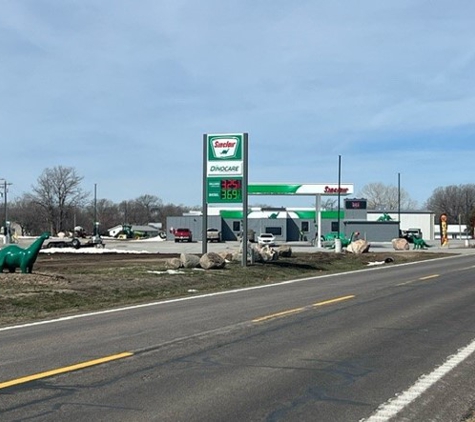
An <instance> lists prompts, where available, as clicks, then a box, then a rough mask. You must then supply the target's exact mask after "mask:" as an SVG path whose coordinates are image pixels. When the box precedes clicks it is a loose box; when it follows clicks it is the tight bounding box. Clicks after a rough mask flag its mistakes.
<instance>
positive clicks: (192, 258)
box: [180, 253, 200, 268]
mask: <svg viewBox="0 0 475 422" xmlns="http://www.w3.org/2000/svg"><path fill="white" fill-rule="evenodd" d="M180 261H181V263H182V266H183V268H196V267H199V266H200V257H199V256H196V255H192V254H189V253H182V254H181V255H180Z"/></svg>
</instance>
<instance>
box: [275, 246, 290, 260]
mask: <svg viewBox="0 0 475 422" xmlns="http://www.w3.org/2000/svg"><path fill="white" fill-rule="evenodd" d="M277 253H278V254H279V256H281V257H282V258H290V257H291V256H292V248H291V247H290V246H287V245H280V246H279V247H278V248H277Z"/></svg>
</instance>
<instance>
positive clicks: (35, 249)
mask: <svg viewBox="0 0 475 422" xmlns="http://www.w3.org/2000/svg"><path fill="white" fill-rule="evenodd" d="M48 238H49V233H47V232H45V233H43V234H42V235H41V236H40V237H39V238H38V239H36V240H35V241H34V242H33V243H32V244H31V245H30V246H29V247H28V248H26V249H24V248H21V247H20V246H17V245H8V246H5V247H4V248H2V249H0V272H3V270H4V269H5V268H6V269H8V271H9V272H11V273H14V272H15V270H16V269H17V268H20V270H21V272H22V273H31V272H32V270H33V264H34V263H35V261H36V258H37V257H38V253H39V252H40V249H41V246H43V242H44V241H45V240H46V239H48Z"/></svg>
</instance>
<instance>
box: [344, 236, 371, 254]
mask: <svg viewBox="0 0 475 422" xmlns="http://www.w3.org/2000/svg"><path fill="white" fill-rule="evenodd" d="M370 246H371V245H370V244H369V243H368V242H367V241H366V240H364V239H358V240H355V241H354V242H351V243H350V244H349V245H348V246H347V248H346V250H347V252H351V253H354V254H355V255H360V254H362V253H367V252H368V251H369V247H370Z"/></svg>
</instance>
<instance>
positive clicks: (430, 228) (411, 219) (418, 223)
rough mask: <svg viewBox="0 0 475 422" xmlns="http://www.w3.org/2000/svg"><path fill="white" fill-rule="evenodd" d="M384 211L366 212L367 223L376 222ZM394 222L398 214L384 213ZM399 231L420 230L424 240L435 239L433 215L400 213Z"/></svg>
mask: <svg viewBox="0 0 475 422" xmlns="http://www.w3.org/2000/svg"><path fill="white" fill-rule="evenodd" d="M384 214H385V213H384V211H368V221H377V220H378V218H379V217H381V216H382V215H384ZM386 214H388V215H389V216H390V217H391V218H392V219H393V220H394V221H397V220H398V213H397V211H396V212H386ZM400 216H401V224H400V229H401V230H407V229H412V228H415V229H421V230H422V236H423V238H424V239H426V240H434V239H435V227H434V218H435V214H434V213H431V212H414V213H411V212H401V214H400Z"/></svg>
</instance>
